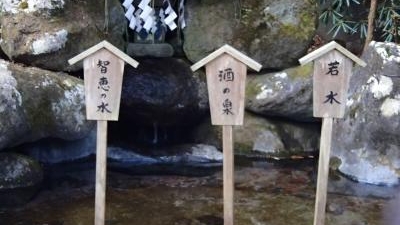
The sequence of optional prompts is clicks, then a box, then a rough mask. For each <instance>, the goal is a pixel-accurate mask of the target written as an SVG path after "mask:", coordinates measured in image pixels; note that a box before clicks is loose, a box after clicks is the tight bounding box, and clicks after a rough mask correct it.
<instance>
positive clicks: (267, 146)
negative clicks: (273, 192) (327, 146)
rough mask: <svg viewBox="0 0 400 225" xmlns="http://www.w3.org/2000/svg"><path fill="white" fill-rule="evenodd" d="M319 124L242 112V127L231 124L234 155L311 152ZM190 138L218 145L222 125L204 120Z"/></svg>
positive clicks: (312, 152)
mask: <svg viewBox="0 0 400 225" xmlns="http://www.w3.org/2000/svg"><path fill="white" fill-rule="evenodd" d="M319 131H320V125H319V123H300V122H287V121H283V120H277V119H267V118H263V117H260V116H257V115H254V114H251V113H245V118H244V124H243V126H235V127H234V138H233V140H234V149H235V153H236V154H241V155H245V156H249V157H253V156H265V157H278V158H289V157H292V156H294V155H297V156H308V155H312V154H314V152H315V150H316V149H318V143H319ZM192 135H193V140H194V141H195V142H197V143H205V144H209V145H214V146H217V147H218V148H220V149H221V148H222V146H221V145H222V139H221V137H222V128H221V126H212V125H211V121H210V120H209V119H207V120H205V121H204V122H203V123H202V124H200V125H199V126H198V128H197V129H196V130H195V131H194V132H193V134H192Z"/></svg>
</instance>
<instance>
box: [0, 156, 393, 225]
mask: <svg viewBox="0 0 400 225" xmlns="http://www.w3.org/2000/svg"><path fill="white" fill-rule="evenodd" d="M237 162H238V163H237V166H236V168H235V224H238V225H292V224H293V225H310V224H312V221H313V213H314V200H315V199H314V198H315V177H316V171H315V168H316V162H315V161H314V160H307V161H304V160H303V161H288V162H286V163H282V162H267V161H248V160H240V159H239V160H237ZM283 164H284V165H283ZM220 169H221V167H220V166H217V167H212V166H211V167H203V168H202V167H197V168H194V167H193V168H189V167H184V166H182V167H180V166H179V165H174V166H171V165H158V166H154V167H148V168H146V169H143V168H141V167H137V168H135V167H127V166H126V165H125V166H121V165H115V164H114V165H112V164H111V166H110V168H109V170H108V174H107V179H108V180H107V197H106V198H107V200H106V201H107V207H106V224H107V225H132V224H138V225H144V224H145V225H169V224H171V225H202V224H204V225H205V224H206V225H219V224H223V218H222V210H223V205H222V177H221V175H222V174H221V171H220ZM165 171H166V173H164V172H165ZM396 192H397V190H396V188H389V187H377V186H371V185H362V184H357V183H354V182H351V181H350V180H348V179H346V178H344V177H341V176H337V175H334V174H332V175H331V177H330V182H329V194H328V204H327V218H326V224H327V225H395V222H393V221H394V220H395V219H396V212H397V208H396V207H398V206H396V205H391V199H392V198H393V197H394V196H395V195H396ZM393 208H396V210H393ZM391 210H392V211H393V214H392V215H390V212H391ZM388 214H389V215H388ZM93 215H94V163H93V162H89V163H88V162H84V163H78V164H68V166H66V165H59V166H55V167H50V168H48V169H47V178H46V183H45V185H44V187H43V189H42V190H41V191H40V192H39V193H38V195H37V196H35V197H34V198H33V199H32V200H31V201H30V202H29V203H28V204H26V205H24V206H21V207H18V208H12V209H0V224H1V225H93V223H94V222H93V221H94V220H93ZM384 217H386V218H384ZM389 220H391V221H389ZM391 222H393V223H392V224H390V223H391ZM396 225H398V224H396Z"/></svg>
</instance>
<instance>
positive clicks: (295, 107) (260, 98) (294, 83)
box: [246, 64, 314, 121]
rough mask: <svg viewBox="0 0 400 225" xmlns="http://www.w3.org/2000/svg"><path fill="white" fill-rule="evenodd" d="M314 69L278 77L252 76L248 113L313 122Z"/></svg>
mask: <svg viewBox="0 0 400 225" xmlns="http://www.w3.org/2000/svg"><path fill="white" fill-rule="evenodd" d="M312 73H313V66H312V64H308V65H306V66H298V67H294V68H290V69H286V70H283V71H280V72H276V73H266V74H262V75H249V76H248V78H247V82H246V109H247V110H249V111H251V112H254V113H257V114H261V115H265V116H278V117H285V118H288V119H291V120H296V121H310V120H314V119H313V107H312Z"/></svg>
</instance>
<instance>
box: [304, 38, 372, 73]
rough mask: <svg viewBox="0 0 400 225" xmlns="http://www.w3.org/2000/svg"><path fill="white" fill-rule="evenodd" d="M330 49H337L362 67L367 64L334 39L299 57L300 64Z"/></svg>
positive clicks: (315, 58) (312, 59) (317, 57)
mask: <svg viewBox="0 0 400 225" xmlns="http://www.w3.org/2000/svg"><path fill="white" fill-rule="evenodd" d="M332 50H337V51H339V52H341V53H342V55H344V56H346V57H347V58H349V59H351V60H353V61H354V62H355V63H357V64H358V65H360V66H362V67H365V66H366V65H367V63H365V62H364V61H363V60H361V59H360V58H358V57H357V56H356V55H354V54H353V53H351V52H350V51H349V50H347V49H346V48H344V47H343V46H341V45H339V44H338V43H336V42H335V41H331V42H329V43H328V44H326V45H324V46H322V47H320V48H318V49H317V50H315V51H313V52H311V53H309V54H307V55H305V56H303V57H302V58H300V59H299V62H300V64H301V65H305V64H307V63H309V62H311V61H314V60H317V59H319V58H320V57H322V56H323V55H325V54H327V53H329V52H331V51H332Z"/></svg>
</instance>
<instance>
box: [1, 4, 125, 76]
mask: <svg viewBox="0 0 400 225" xmlns="http://www.w3.org/2000/svg"><path fill="white" fill-rule="evenodd" d="M0 6H1V8H0V10H1V11H0V25H1V28H2V34H1V37H2V41H1V43H0V46H1V48H2V49H3V51H4V52H5V54H6V55H7V56H8V57H9V58H10V59H12V60H13V61H16V62H20V63H24V64H26V65H31V66H36V67H40V68H43V69H49V70H54V71H69V70H76V69H78V68H81V65H75V66H69V65H68V63H67V61H68V59H70V58H72V57H73V56H75V55H77V54H79V53H80V52H82V51H84V50H86V49H87V48H89V47H91V46H93V45H95V44H97V43H98V42H100V41H102V40H104V39H107V40H109V41H110V42H111V43H113V44H114V45H116V46H117V47H119V48H123V47H124V39H123V34H124V32H125V30H126V19H125V18H124V10H123V8H122V6H121V3H120V2H119V1H118V0H108V15H109V16H108V20H105V16H104V15H105V14H104V0H101V1H97V0H82V1H79V2H76V1H73V0H65V1H64V0H54V1H50V0H42V1H31V0H28V1H25V0H15V1H10V0H1V1H0ZM107 22H108V33H107V32H105V31H104V30H103V29H104V26H105V24H106V23H107Z"/></svg>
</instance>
